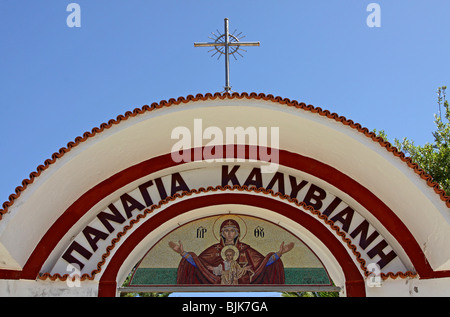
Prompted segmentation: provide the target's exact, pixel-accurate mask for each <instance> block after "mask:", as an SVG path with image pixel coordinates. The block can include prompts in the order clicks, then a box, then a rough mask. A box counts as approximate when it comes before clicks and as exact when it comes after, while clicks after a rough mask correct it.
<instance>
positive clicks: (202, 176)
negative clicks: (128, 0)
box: [0, 93, 450, 296]
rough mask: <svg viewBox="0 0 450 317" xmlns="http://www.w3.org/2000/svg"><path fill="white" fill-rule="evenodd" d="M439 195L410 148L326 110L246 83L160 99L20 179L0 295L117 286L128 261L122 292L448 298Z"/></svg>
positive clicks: (446, 203)
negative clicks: (321, 292)
mask: <svg viewBox="0 0 450 317" xmlns="http://www.w3.org/2000/svg"><path fill="white" fill-rule="evenodd" d="M449 208H450V197H448V196H445V193H444V192H443V191H441V190H439V188H438V185H437V184H435V183H433V182H432V180H431V178H430V177H429V176H428V175H426V174H425V173H424V172H423V171H421V170H420V169H419V168H418V167H417V165H416V164H414V163H413V162H411V161H410V159H408V158H405V156H404V155H403V154H402V153H399V152H398V151H397V150H396V149H395V148H393V147H392V146H391V145H390V144H389V143H387V142H385V141H383V140H382V139H381V138H378V137H376V135H374V134H373V133H371V132H369V131H368V130H367V129H365V128H362V127H361V126H360V125H359V124H355V123H354V122H352V121H351V120H347V119H346V118H344V117H340V116H338V115H336V114H334V113H330V112H328V111H324V110H322V109H320V108H315V107H313V106H308V105H305V104H303V103H298V102H296V101H290V100H287V99H282V98H280V97H273V96H271V95H264V94H254V93H253V94H246V93H242V94H238V93H233V94H218V93H217V94H214V95H212V94H206V95H197V96H188V97H186V98H178V99H176V100H175V99H171V100H169V101H163V102H161V103H159V104H152V105H151V106H144V107H143V108H142V109H136V110H134V111H133V112H127V113H125V115H123V116H119V117H117V119H115V120H110V121H109V122H108V123H104V124H102V125H100V127H99V128H94V129H93V130H92V131H91V132H87V133H85V134H84V135H83V136H82V137H78V138H76V139H75V140H74V142H70V143H69V144H68V145H67V147H65V148H62V149H60V151H59V152H57V153H55V154H53V156H52V158H51V159H48V160H47V161H45V164H44V165H41V166H39V167H38V168H37V170H36V171H35V172H33V173H31V175H30V178H29V179H27V180H24V181H23V183H22V186H20V187H18V188H17V189H16V193H15V194H13V195H11V196H10V198H9V201H7V202H5V203H4V204H3V209H2V210H1V220H0V279H1V280H0V294H1V295H3V296H8V295H11V296H31V295H38V296H42V295H54V296H63V295H64V296H116V295H117V294H118V293H119V291H120V287H121V286H122V284H123V282H124V280H125V279H126V278H127V276H129V274H130V272H133V276H132V279H131V282H130V285H131V286H132V287H133V289H134V290H136V289H139V288H140V287H141V289H143V290H149V289H154V290H179V289H182V290H190V291H192V290H199V289H201V290H202V291H205V290H206V291H207V290H212V291H221V290H227V291H230V290H246V291H251V290H255V291H264V290H297V289H308V288H309V289H314V288H316V289H329V290H336V289H338V290H340V292H341V295H342V296H396V295H397V296H414V295H417V296H435V295H449V294H450V293H449V292H450V291H449V289H450V288H449V286H450V248H448V246H447V243H448V241H450V227H449ZM224 228H233V230H235V231H234V233H233V232H232V233H231V234H235V236H233V239H234V240H233V243H232V247H233V248H234V249H233V248H231V246H230V248H228V247H226V246H227V245H228V243H226V242H225V241H231V240H226V238H225V235H226V233H223V231H222V233H221V229H224ZM221 234H222V236H221ZM237 235H239V236H238V237H237ZM227 239H228V238H227ZM181 248H183V249H181ZM228 249H233V250H232V251H227V250H228ZM215 250H216V251H215ZM208 257H210V258H208ZM225 262H226V263H225ZM232 263H235V264H232ZM77 272H79V273H80V276H81V278H79V279H77V278H73V277H74V274H75V273H77ZM230 272H233V274H234V275H232V274H231V273H230ZM230 274H231V275H230ZM232 276H237V277H236V278H234V279H233V278H232ZM244 277H245V278H247V279H246V280H245V279H244ZM244 281H245V282H244ZM131 286H130V287H131Z"/></svg>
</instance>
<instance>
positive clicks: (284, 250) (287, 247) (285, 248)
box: [278, 241, 294, 256]
mask: <svg viewBox="0 0 450 317" xmlns="http://www.w3.org/2000/svg"><path fill="white" fill-rule="evenodd" d="M293 248H294V242H291V243H288V244H287V245H284V241H283V242H282V243H281V245H280V251H278V253H279V255H280V256H281V255H282V254H284V253H287V252H289V251H291V250H292V249H293Z"/></svg>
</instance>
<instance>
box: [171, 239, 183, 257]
mask: <svg viewBox="0 0 450 317" xmlns="http://www.w3.org/2000/svg"><path fill="white" fill-rule="evenodd" d="M178 243H179V244H176V243H175V242H172V241H170V242H169V247H171V248H172V250H174V251H175V252H176V253H179V254H182V253H183V252H184V249H183V245H182V244H181V241H178Z"/></svg>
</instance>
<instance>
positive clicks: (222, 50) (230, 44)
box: [194, 18, 259, 92]
mask: <svg viewBox="0 0 450 317" xmlns="http://www.w3.org/2000/svg"><path fill="white" fill-rule="evenodd" d="M224 24H225V25H224V33H223V34H220V32H219V31H218V30H217V32H218V35H216V34H215V33H213V32H212V35H213V36H214V38H212V37H209V38H210V39H212V40H214V42H211V43H194V46H195V47H214V48H213V49H211V50H209V52H211V51H214V50H215V53H214V54H213V55H212V56H214V55H216V54H217V53H219V57H218V59H219V58H220V56H221V55H225V87H224V88H225V92H230V91H231V86H230V55H232V56H233V57H234V58H235V59H236V56H235V55H234V54H239V55H240V56H242V55H241V54H240V53H239V50H242V51H245V50H243V49H242V48H241V46H259V42H240V41H239V40H240V39H242V38H244V36H241V34H242V32H241V33H239V34H236V35H235V33H236V30H235V31H234V32H233V33H232V34H230V33H229V32H228V19H227V18H225V23H224Z"/></svg>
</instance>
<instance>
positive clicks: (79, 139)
mask: <svg viewBox="0 0 450 317" xmlns="http://www.w3.org/2000/svg"><path fill="white" fill-rule="evenodd" d="M226 98H227V99H235V98H237V99H244V98H246V99H255V100H261V99H262V100H265V101H272V102H277V103H279V104H283V105H287V106H289V107H295V108H297V109H302V110H306V111H310V112H312V113H317V114H319V115H321V116H324V117H327V118H329V119H333V120H335V121H338V122H341V123H342V124H344V125H346V126H349V127H351V128H353V129H355V130H357V131H358V132H360V133H363V134H364V135H365V136H366V137H368V138H370V139H372V140H373V141H374V142H378V143H379V144H380V146H382V147H384V148H385V149H386V150H387V151H388V152H391V153H392V154H393V155H394V156H396V157H398V158H399V159H401V160H402V161H403V162H405V163H406V164H407V165H408V166H409V167H410V168H411V169H413V170H414V172H415V173H416V174H418V175H419V176H420V178H422V179H423V180H425V181H426V183H427V185H428V186H430V187H432V188H433V189H434V192H435V193H436V194H438V195H439V196H440V199H441V200H442V201H444V202H445V203H446V205H447V207H448V208H450V196H448V195H447V194H446V192H445V191H444V190H443V189H442V188H441V187H440V185H439V184H438V183H437V182H435V181H433V178H432V177H431V176H430V175H429V174H427V173H426V172H425V171H424V170H423V169H421V168H420V166H419V165H418V164H417V163H415V162H413V160H412V159H411V158H410V157H407V156H406V155H405V154H404V153H403V152H401V151H399V150H398V149H397V148H396V147H394V146H392V145H391V143H389V142H387V141H385V140H384V139H383V138H382V137H379V136H377V135H376V134H375V133H374V132H371V131H369V129H367V128H365V127H363V126H361V125H360V124H359V123H355V122H354V121H353V120H349V119H347V118H346V117H344V116H339V115H338V114H336V113H331V112H330V111H328V110H323V109H322V108H320V107H314V106H312V105H306V104H305V103H303V102H298V101H296V100H290V99H288V98H282V97H279V96H277V97H275V96H273V95H271V94H267V95H266V94H264V93H259V94H257V93H255V92H252V93H246V92H243V93H237V92H234V93H231V94H230V93H219V92H216V93H214V94H212V93H206V94H204V95H203V94H197V95H195V96H194V95H188V96H186V97H179V98H177V99H174V98H170V99H169V100H162V101H160V102H159V103H156V102H155V103H152V104H151V105H150V106H149V105H145V106H143V107H142V108H135V109H134V110H133V111H127V112H125V114H123V115H119V116H117V118H116V119H111V120H109V121H108V122H107V123H102V124H100V126H99V127H95V128H93V129H92V130H91V131H87V132H85V133H83V135H82V136H78V137H76V138H75V139H74V141H71V142H69V143H67V146H66V147H62V148H60V149H59V151H58V152H55V153H53V154H52V156H51V158H50V159H47V160H45V161H44V164H41V165H39V166H38V167H37V168H36V171H34V172H31V173H30V177H29V178H28V179H24V180H23V181H22V185H21V186H17V187H16V189H15V193H14V194H11V195H10V196H9V197H8V201H5V202H4V203H3V204H2V208H3V209H0V220H1V219H2V217H3V215H4V214H6V213H7V212H8V209H9V208H10V207H11V206H12V205H13V204H14V201H15V200H17V198H19V197H20V195H21V193H22V192H23V191H24V190H25V189H26V188H27V187H28V185H30V184H32V183H33V182H34V180H35V179H36V178H37V177H38V176H39V175H41V173H42V172H43V171H45V170H46V169H47V168H48V167H49V166H50V165H52V164H53V163H55V162H56V160H57V159H59V158H61V157H62V156H63V155H64V154H65V153H67V152H69V151H70V150H71V149H72V148H74V147H76V146H78V145H79V144H80V143H82V142H84V141H86V140H87V139H88V138H91V137H93V136H95V135H96V134H98V133H101V132H103V131H104V130H105V129H109V128H110V127H112V126H113V125H115V124H119V123H120V122H122V121H124V120H127V119H128V118H130V117H135V116H137V115H139V114H142V113H145V112H147V111H153V110H156V109H160V108H163V107H170V106H172V105H179V104H182V103H188V102H191V101H199V100H203V101H206V100H214V99H222V100H223V99H226Z"/></svg>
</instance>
